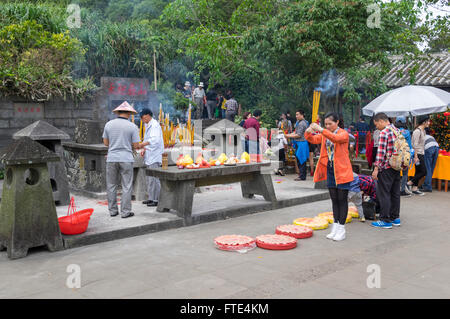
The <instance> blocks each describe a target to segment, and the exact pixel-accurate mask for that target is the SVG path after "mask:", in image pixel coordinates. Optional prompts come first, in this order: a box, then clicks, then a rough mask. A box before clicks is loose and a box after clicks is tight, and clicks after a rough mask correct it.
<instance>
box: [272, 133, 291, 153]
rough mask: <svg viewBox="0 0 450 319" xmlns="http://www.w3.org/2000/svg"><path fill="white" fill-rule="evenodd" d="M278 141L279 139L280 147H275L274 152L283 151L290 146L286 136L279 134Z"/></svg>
mask: <svg viewBox="0 0 450 319" xmlns="http://www.w3.org/2000/svg"><path fill="white" fill-rule="evenodd" d="M275 138H276V139H278V145H274V147H273V150H274V151H278V150H281V149H284V146H285V145H288V142H287V140H286V137H285V136H284V134H277V135H276V136H275Z"/></svg>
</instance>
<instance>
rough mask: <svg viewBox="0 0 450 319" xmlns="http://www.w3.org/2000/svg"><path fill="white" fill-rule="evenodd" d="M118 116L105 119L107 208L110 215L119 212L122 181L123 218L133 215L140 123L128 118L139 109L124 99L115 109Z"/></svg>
mask: <svg viewBox="0 0 450 319" xmlns="http://www.w3.org/2000/svg"><path fill="white" fill-rule="evenodd" d="M113 112H114V113H115V114H117V115H118V117H117V118H116V119H114V120H111V121H109V122H108V123H106V125H105V128H104V131H103V143H104V144H105V145H106V146H107V147H108V155H107V158H106V189H107V190H106V191H107V196H108V210H109V214H110V215H111V217H114V216H117V215H118V214H119V209H118V206H117V187H118V186H119V183H120V182H121V184H122V199H121V204H120V210H121V216H122V218H128V217H131V216H134V213H133V212H132V211H131V194H132V190H133V163H134V157H133V149H138V148H139V141H140V138H139V130H138V127H137V126H136V125H135V124H134V123H131V122H130V121H129V118H130V116H131V114H132V113H134V114H137V112H136V110H135V109H134V108H133V107H132V106H131V105H130V104H128V102H126V101H125V102H123V103H122V104H120V105H119V106H118V107H117V108H115V109H114V110H113Z"/></svg>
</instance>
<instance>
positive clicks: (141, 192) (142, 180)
mask: <svg viewBox="0 0 450 319" xmlns="http://www.w3.org/2000/svg"><path fill="white" fill-rule="evenodd" d="M147 191H148V190H147V176H146V175H145V168H143V167H139V168H134V179H133V195H134V197H135V200H137V201H144V200H147V199H148V193H147Z"/></svg>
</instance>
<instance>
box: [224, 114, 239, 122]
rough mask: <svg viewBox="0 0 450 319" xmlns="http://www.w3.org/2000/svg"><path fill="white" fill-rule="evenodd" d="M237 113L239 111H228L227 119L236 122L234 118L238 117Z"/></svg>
mask: <svg viewBox="0 0 450 319" xmlns="http://www.w3.org/2000/svg"><path fill="white" fill-rule="evenodd" d="M236 114H237V112H229V111H226V113H225V117H226V119H227V120H229V121H231V122H234V118H235V117H236Z"/></svg>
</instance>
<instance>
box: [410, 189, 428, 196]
mask: <svg viewBox="0 0 450 319" xmlns="http://www.w3.org/2000/svg"><path fill="white" fill-rule="evenodd" d="M412 193H413V194H414V195H419V196H423V195H425V194H424V193H422V192H421V191H419V190H416V191H413V192H412Z"/></svg>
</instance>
